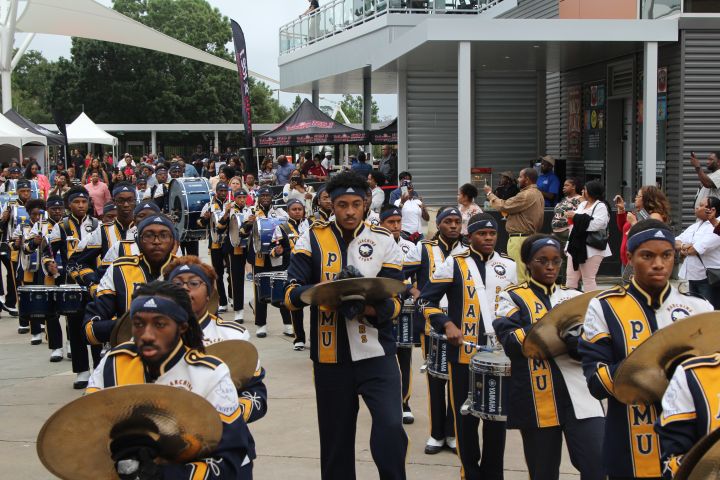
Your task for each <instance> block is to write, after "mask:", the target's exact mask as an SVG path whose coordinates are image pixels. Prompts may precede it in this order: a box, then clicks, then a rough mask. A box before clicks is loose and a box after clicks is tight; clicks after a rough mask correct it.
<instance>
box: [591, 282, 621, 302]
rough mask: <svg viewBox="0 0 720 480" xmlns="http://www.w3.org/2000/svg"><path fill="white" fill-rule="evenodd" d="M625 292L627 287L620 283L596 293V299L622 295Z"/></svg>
mask: <svg viewBox="0 0 720 480" xmlns="http://www.w3.org/2000/svg"><path fill="white" fill-rule="evenodd" d="M626 294H627V289H626V288H625V287H623V286H622V285H615V286H614V287H612V288H608V289H607V290H605V291H603V292H602V293H600V295H598V296H597V297H595V298H597V299H603V298H608V297H622V296H623V295H626Z"/></svg>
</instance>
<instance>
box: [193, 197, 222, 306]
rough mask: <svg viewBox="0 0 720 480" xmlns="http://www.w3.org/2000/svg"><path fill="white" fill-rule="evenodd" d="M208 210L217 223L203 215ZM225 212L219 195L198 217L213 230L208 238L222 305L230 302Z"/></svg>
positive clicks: (206, 205)
mask: <svg viewBox="0 0 720 480" xmlns="http://www.w3.org/2000/svg"><path fill="white" fill-rule="evenodd" d="M223 185H224V184H223ZM207 212H210V215H213V216H215V220H216V222H215V225H212V224H211V223H210V219H209V218H207V219H206V218H204V217H203V215H204V214H205V213H207ZM224 214H225V202H223V201H221V200H218V198H217V197H213V198H212V199H211V200H210V202H209V203H207V204H205V206H204V207H203V209H202V212H201V215H200V218H199V219H198V225H199V226H201V227H204V228H208V229H210V230H211V231H210V238H209V239H208V248H209V249H210V261H211V263H212V266H213V268H214V269H215V271H216V272H217V276H218V277H217V282H215V288H216V290H217V292H218V297H220V306H221V307H226V306H227V303H228V299H227V294H226V293H225V253H224V249H223V243H224V242H225V237H226V236H227V235H226V233H227V221H225V222H220V219H221V218H226V219H227V216H225V215H224Z"/></svg>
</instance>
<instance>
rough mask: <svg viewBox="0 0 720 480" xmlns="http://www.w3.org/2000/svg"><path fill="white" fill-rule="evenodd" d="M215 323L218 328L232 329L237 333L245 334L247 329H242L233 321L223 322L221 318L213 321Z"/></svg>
mask: <svg viewBox="0 0 720 480" xmlns="http://www.w3.org/2000/svg"><path fill="white" fill-rule="evenodd" d="M215 323H216V324H217V325H218V326H219V327H227V328H232V329H234V330H237V331H238V332H247V328H245V327H243V326H242V325H240V324H239V323H238V322H236V321H235V320H223V319H222V318H217V320H215Z"/></svg>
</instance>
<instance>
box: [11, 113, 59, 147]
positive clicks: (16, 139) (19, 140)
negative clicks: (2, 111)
mask: <svg viewBox="0 0 720 480" xmlns="http://www.w3.org/2000/svg"><path fill="white" fill-rule="evenodd" d="M28 143H38V144H40V145H47V140H46V139H45V137H43V136H42V135H37V134H35V133H32V132H29V131H28V130H26V129H24V128H22V127H20V126H18V125H15V124H14V123H13V122H11V121H10V120H8V119H7V118H6V117H4V116H3V115H0V145H12V146H14V147H18V148H21V147H22V146H23V145H26V144H28Z"/></svg>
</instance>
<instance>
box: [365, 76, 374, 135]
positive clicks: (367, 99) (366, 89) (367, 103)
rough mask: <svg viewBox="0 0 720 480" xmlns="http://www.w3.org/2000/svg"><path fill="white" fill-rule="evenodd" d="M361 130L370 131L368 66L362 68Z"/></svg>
mask: <svg viewBox="0 0 720 480" xmlns="http://www.w3.org/2000/svg"><path fill="white" fill-rule="evenodd" d="M363 129H364V130H365V131H368V132H369V131H370V130H372V72H371V71H370V66H366V67H365V68H363Z"/></svg>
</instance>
